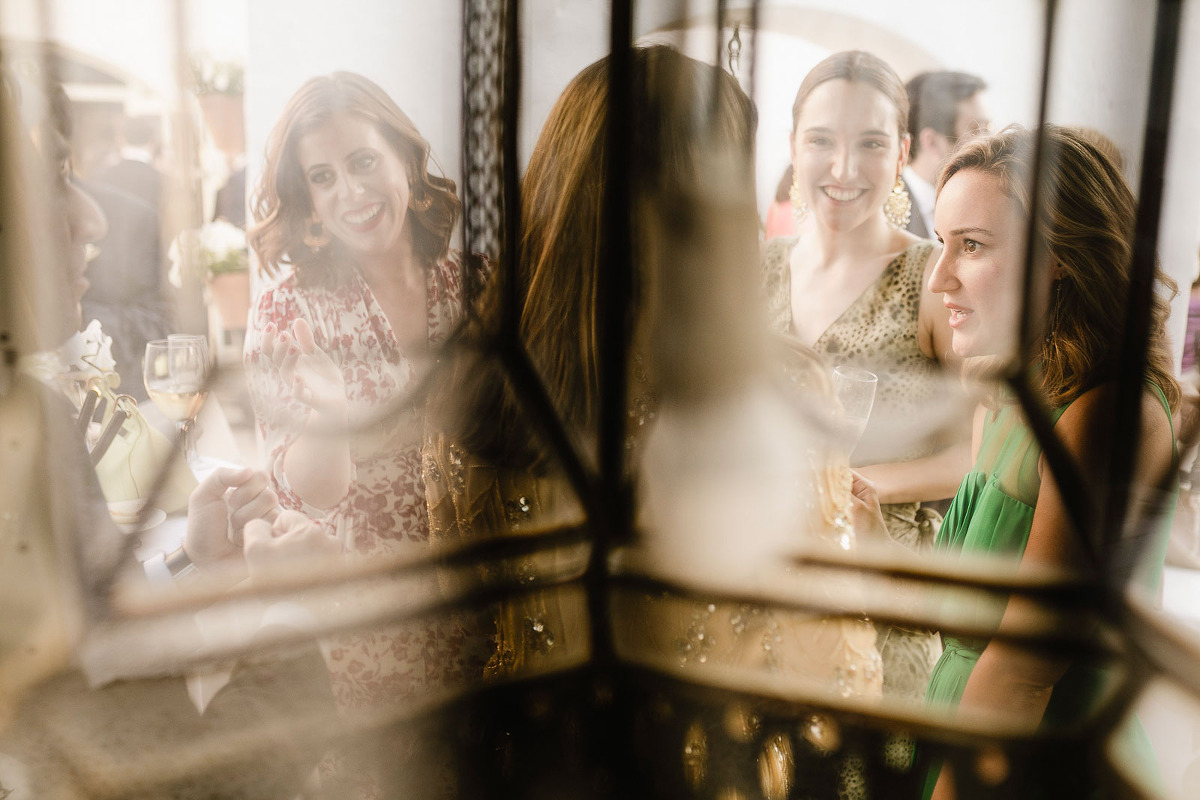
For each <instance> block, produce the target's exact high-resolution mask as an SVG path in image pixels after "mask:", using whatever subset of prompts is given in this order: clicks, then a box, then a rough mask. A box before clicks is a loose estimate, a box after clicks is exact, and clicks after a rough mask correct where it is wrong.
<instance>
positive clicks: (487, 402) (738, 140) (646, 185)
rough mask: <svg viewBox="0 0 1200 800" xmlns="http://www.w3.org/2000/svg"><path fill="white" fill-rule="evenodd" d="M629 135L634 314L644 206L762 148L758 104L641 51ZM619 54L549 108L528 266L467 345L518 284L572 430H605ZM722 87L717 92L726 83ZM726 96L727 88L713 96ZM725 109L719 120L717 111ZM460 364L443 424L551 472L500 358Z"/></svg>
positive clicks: (483, 334)
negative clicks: (605, 327) (609, 223)
mask: <svg viewBox="0 0 1200 800" xmlns="http://www.w3.org/2000/svg"><path fill="white" fill-rule="evenodd" d="M631 58H632V65H631V66H632V69H631V80H632V86H631V93H630V129H631V134H632V142H630V148H629V152H628V154H627V155H628V157H629V158H630V160H631V163H630V164H629V166H630V174H631V176H632V194H633V196H632V197H630V198H629V201H628V202H627V203H625V204H624V207H625V208H627V209H628V210H629V213H630V222H631V226H632V235H633V243H634V244H633V253H634V259H635V265H634V266H635V268H634V281H635V286H634V292H633V298H632V303H633V305H632V308H631V309H630V313H631V314H632V315H633V317H632V318H633V319H637V317H638V315H639V314H641V313H642V311H643V310H644V308H645V302H644V301H645V298H644V294H645V289H646V286H645V278H646V276H645V274H644V266H643V265H642V264H640V263H639V253H644V252H646V248H645V242H644V238H645V235H646V232H645V229H644V227H643V222H642V219H643V215H641V214H639V213H637V207H638V204H639V202H642V201H645V200H649V201H651V202H653V201H654V200H655V198H656V197H657V198H660V199H661V198H664V197H672V196H676V197H677V196H678V194H673V192H675V191H676V190H677V189H678V188H679V187H681V186H684V185H687V184H689V183H690V182H691V181H692V180H693V173H694V171H695V169H696V167H697V157H698V153H699V152H700V150H701V148H702V147H707V146H711V147H717V148H738V150H739V151H740V152H745V153H749V152H751V148H752V142H753V136H754V127H755V123H756V114H755V111H754V106H753V103H751V101H750V99H749V98H748V97H747V96H746V95H745V93H744V92H742V90H741V88H740V87H739V86H738V85H737V82H736V81H735V80H734V79H733V78H732V77H731V76H730V75H728V74H727V73H725V72H723V71H721V70H720V69H718V68H714V67H711V66H708V65H705V64H702V63H700V62H698V61H695V60H693V59H690V58H688V57H686V56H684V55H682V54H680V53H679V52H677V51H675V50H673V49H671V48H669V47H665V46H654V47H647V48H640V49H635V50H634V51H632V53H631ZM609 64H610V61H609V58H608V57H605V58H603V59H601V60H600V61H597V62H596V63H594V64H592V65H590V66H589V67H587V68H586V69H584V70H583V71H582V72H581V73H579V75H577V76H576V77H575V78H574V79H573V80H572V81H571V83H570V84H569V85H568V86H567V88H566V89H565V90H564V92H563V94H562V96H561V97H560V98H559V100H558V102H557V103H556V104H555V106H554V108H553V110H552V111H551V112H550V115H549V118H548V119H547V121H546V124H545V126H544V127H543V128H542V132H541V135H540V136H539V137H538V141H537V144H536V146H535V147H534V151H533V154H532V157H531V158H530V161H529V166H528V169H527V170H526V172H525V176H524V179H523V180H522V183H521V192H522V194H521V199H522V203H521V205H522V214H523V216H522V225H523V227H522V236H521V249H520V259H519V262H518V263H516V264H512V263H507V262H506V261H505V259H501V262H502V263H501V268H500V270H499V271H498V274H497V275H496V277H495V278H493V280H492V283H491V284H490V285H489V286H488V288H487V290H486V291H485V294H484V296H483V297H482V298H481V304H480V309H479V315H478V318H477V319H475V320H473V321H472V322H471V323H470V327H469V328H468V330H467V331H466V332H465V336H464V339H463V341H464V343H465V344H467V345H468V346H469V347H474V348H482V349H485V350H486V347H487V344H488V342H490V341H494V339H495V337H496V336H497V332H498V328H499V322H500V319H501V317H502V311H503V309H502V303H503V302H504V297H505V294H506V289H505V285H506V282H507V281H509V280H515V281H516V283H517V286H516V295H517V298H518V308H519V309H520V311H519V319H518V333H519V338H520V344H521V345H522V346H523V347H524V348H525V350H526V352H528V354H529V356H530V359H531V361H532V363H533V365H534V366H535V367H536V369H537V370H538V372H539V373H540V375H541V378H542V380H543V383H544V385H545V388H546V390H547V392H548V394H549V396H550V399H551V401H552V402H553V405H554V408H555V409H556V410H557V412H558V413H559V414H560V416H561V418H562V419H563V421H564V422H565V423H566V425H567V426H568V429H569V430H571V431H574V432H579V433H589V432H593V431H595V429H596V419H597V413H598V399H599V398H598V393H599V385H600V365H599V362H598V355H599V343H598V337H599V329H600V322H599V319H598V302H599V300H598V295H599V275H600V272H601V270H602V269H604V264H603V263H602V260H601V259H602V250H603V248H602V244H603V238H604V236H605V233H606V231H605V230H604V202H605V201H604V196H605V179H606V176H607V170H608V169H609V164H610V162H611V153H609V150H608V137H607V132H606V111H607V107H608V101H609V82H608V81H609V78H608V76H609ZM714 81H715V82H716V85H715V86H714ZM714 89H715V92H714ZM714 98H715V109H714V113H713V114H711V115H710V114H709V113H707V112H708V111H709V109H710V107H711V104H712V103H713V102H714ZM489 355H490V354H487V353H485V354H484V355H483V356H482V357H479V358H472V357H466V358H462V359H460V360H459V362H458V363H457V364H456V366H455V368H454V370H453V371H452V373H451V374H450V375H449V376H448V377H447V381H446V382H445V383H444V385H443V387H442V390H441V391H440V392H439V393H438V396H437V398H436V399H435V400H434V401H433V402H432V403H431V407H433V408H435V409H439V410H440V412H441V421H442V423H443V425H444V429H445V430H447V432H448V433H450V434H451V435H452V436H454V437H455V438H456V439H457V440H458V441H459V442H461V443H462V444H463V446H465V447H466V448H467V450H468V451H469V452H471V453H473V454H475V455H477V456H479V457H481V458H484V459H486V460H488V461H490V462H492V463H495V464H502V465H504V466H510V467H515V468H531V469H534V470H541V469H545V468H546V466H547V464H546V461H545V453H544V452H543V451H542V448H539V447H538V446H537V445H536V443H535V442H534V441H533V440H532V439H533V437H532V434H531V430H530V427H529V425H528V424H527V423H526V422H525V421H524V420H523V417H522V413H521V407H522V404H521V403H520V402H519V400H518V398H517V397H516V395H515V394H514V392H513V391H512V389H511V387H510V386H509V385H508V384H507V383H506V380H505V378H504V377H503V375H502V373H501V371H500V368H499V366H498V365H497V363H496V359H495V358H491V357H489Z"/></svg>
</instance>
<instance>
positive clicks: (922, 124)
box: [903, 71, 991, 239]
mask: <svg viewBox="0 0 1200 800" xmlns="http://www.w3.org/2000/svg"><path fill="white" fill-rule="evenodd" d="M905 88H907V89H908V102H909V112H908V133H909V136H910V137H911V139H912V143H911V144H910V145H909V151H908V166H907V167H905V168H904V174H903V177H904V184H905V187H906V188H907V189H908V194H909V196H910V197H911V198H912V202H913V206H914V208H913V211H914V212H915V213H913V215H912V217H911V218H910V219H909V223H908V230H909V232H910V233H914V234H916V235H917V236H920V237H922V238H924V239H930V238H933V202H934V199H935V196H936V187H935V184H936V183H937V175H938V172H939V171H940V170H941V168H942V165H943V164H945V163H946V159H947V158H948V157H949V156H950V154H951V153H952V152H953V151H954V148H955V147H956V146H957V145H958V143H959V141H961V140H962V139H965V138H970V137H971V136H975V135H978V134H980V133H987V132H988V128H989V126H990V124H991V120H990V119H989V118H988V113H987V109H986V108H984V105H983V100H982V97H981V95H982V93H983V91H984V90H985V89H987V84H986V83H984V82H983V79H982V78H980V77H978V76H975V75H968V74H967V73H965V72H950V71H942V72H922V73H921V74H919V75H917V76H915V77H914V78H913V79H912V80H910V81H909V82H908V83H907V84H906V87H905Z"/></svg>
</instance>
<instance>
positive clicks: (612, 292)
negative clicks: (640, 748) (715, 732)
mask: <svg viewBox="0 0 1200 800" xmlns="http://www.w3.org/2000/svg"><path fill="white" fill-rule="evenodd" d="M632 6H633V4H632V0H613V3H612V19H611V29H610V39H611V41H610V55H609V73H608V83H609V87H608V108H607V110H606V113H605V132H604V135H605V136H606V137H607V142H606V150H607V163H606V164H605V175H604V198H603V205H602V208H603V212H602V213H603V217H602V219H601V223H602V224H601V231H603V239H602V241H601V249H600V258H599V260H598V263H599V269H600V274H599V275H597V276H596V280H597V294H598V298H597V299H598V301H599V307H598V309H597V317H598V319H597V327H598V329H599V340H598V342H597V346H598V349H599V353H598V358H599V367H600V398H599V401H600V408H599V426H598V433H597V436H598V442H597V445H598V448H599V456H600V458H599V465H600V475H599V480H598V481H597V483H596V487H595V488H596V497H595V498H594V500H593V502H592V503H591V504H590V508H592V509H596V510H599V511H600V515H599V516H596V517H593V518H592V519H591V520H590V522H591V528H592V535H593V537H594V539H593V545H592V555H591V560H590V562H589V564H588V573H587V576H586V587H587V594H588V606H589V608H590V610H591V618H592V619H591V621H592V654H593V658H594V660H595V664H596V666H597V668H598V669H599V670H600V671H601V674H605V673H609V674H612V670H613V668H614V667H615V665H616V656H615V654H614V651H613V642H612V626H611V623H610V619H609V605H608V603H609V582H608V553H609V551H610V550H611V549H612V548H613V547H614V546H616V545H619V544H621V543H623V542H626V541H628V540H629V539H630V538H631V536H632V527H633V498H632V491H631V489H630V487H629V484H628V481H627V480H626V478H625V426H626V411H625V407H626V400H625V395H626V393H627V386H626V384H627V381H628V376H627V374H626V363H627V357H628V351H629V341H630V335H631V334H630V308H629V301H630V297H631V295H632V290H633V263H632V256H633V247H632V239H631V233H630V217H629V208H630V199H631V192H630V188H631V185H632V182H631V180H630V175H629V172H630V161H629V152H630V150H629V146H630V144H631V142H630V140H631V138H632V137H631V135H630V133H631V126H630V120H631V113H630V112H631V110H632V108H631V107H632V103H631V95H632V92H631V84H630V81H631V78H632V72H633V70H632V62H633V51H632V47H631V44H632V40H633V8H632ZM610 722H611V720H610ZM617 733H618V732H617V731H615V730H614V731H613V732H612V735H617ZM610 755H611V756H612V757H613V761H612V762H610V763H620V762H621V761H624V760H625V759H624V758H623V757H622V756H621V748H620V747H619V746H617V745H616V743H615V742H614V747H613V750H612V752H611V753H610Z"/></svg>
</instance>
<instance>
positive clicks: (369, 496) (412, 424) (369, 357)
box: [245, 255, 467, 712]
mask: <svg viewBox="0 0 1200 800" xmlns="http://www.w3.org/2000/svg"><path fill="white" fill-rule="evenodd" d="M427 276H428V277H427V284H426V286H427V298H428V332H429V333H428V336H429V342H430V343H431V344H436V343H439V342H442V341H444V340H445V338H446V336H447V335H448V334H449V333H450V332H451V331H452V330H453V328H454V326H455V324H456V323H457V322H458V320H459V319H460V317H461V316H462V305H463V301H462V287H461V280H460V267H459V260H458V257H457V256H456V255H454V256H452V257H451V258H449V259H447V260H445V261H442V262H441V263H439V264H436V265H435V266H434V267H432V268H431V269H430V270H428V272H427ZM300 318H303V319H305V320H307V321H308V322H309V324H310V325H311V326H312V328H313V334H314V339H315V340H316V344H317V346H318V347H320V348H321V349H322V350H324V351H325V352H326V353H328V354H329V356H330V357H331V358H332V359H333V361H334V363H336V364H337V365H338V366H339V367H340V368H341V371H342V376H343V379H344V381H345V385H346V394H347V399H348V401H349V412H350V421H351V424H352V426H354V425H358V424H363V423H365V424H366V427H365V428H364V429H361V433H359V434H357V435H354V436H352V437H351V440H350V451H351V459H352V461H353V465H354V480H353V482H352V485H351V487H350V490H349V492H348V493H347V494H346V496H345V497H344V498H343V499H342V500H341V502H340V503H338V504H337V506H336V507H334V508H333V509H330V510H328V511H325V512H321V511H319V510H317V509H314V508H311V507H308V506H306V505H305V504H304V503H303V502H302V501H301V500H300V498H299V497H297V496H296V494H295V493H294V492H293V491H292V490H291V488H290V486H289V485H288V481H287V475H286V474H285V473H284V469H283V457H284V454H285V453H286V452H287V449H288V447H290V446H291V444H292V442H294V441H295V439H296V438H297V436H298V435H299V433H300V432H301V431H302V430H303V424H304V420H305V419H306V417H307V413H308V412H307V410H306V409H305V408H304V407H303V406H302V405H300V404H299V403H297V402H296V401H294V400H293V399H292V398H291V393H290V392H289V391H288V390H287V388H286V387H285V386H284V385H283V381H282V380H281V378H280V376H279V374H278V372H277V371H276V370H275V369H274V368H273V366H272V364H271V362H270V359H268V358H266V357H265V356H264V354H263V352H262V349H261V337H262V331H263V329H264V328H265V327H266V325H267V324H268V323H274V324H275V326H276V328H277V329H280V330H282V329H284V328H286V327H288V326H290V325H291V324H292V322H293V321H294V320H296V319H300ZM245 363H246V374H247V381H248V383H249V388H250V395H251V399H252V402H253V404H254V410H255V415H256V417H257V420H258V425H259V429H260V431H261V432H262V434H263V437H264V439H265V442H266V447H267V452H268V468H269V472H270V474H271V478H272V483H273V488H274V489H275V491H276V492H277V493H278V494H279V500H280V504H281V505H282V506H283V507H284V508H294V509H300V510H302V511H305V512H306V513H309V514H310V515H311V516H313V517H314V518H317V519H320V521H321V522H322V524H323V525H325V526H327V528H328V529H329V530H330V531H332V532H334V533H335V534H336V535H337V536H338V538H339V539H340V540H341V542H342V546H343V551H344V552H345V553H346V554H347V557H355V558H372V557H379V556H395V555H402V554H405V553H413V552H418V551H421V550H424V549H425V548H427V547H428V546H429V520H428V517H427V514H426V506H425V485H424V481H423V480H422V476H421V434H422V424H423V420H422V416H421V415H422V409H421V408H420V407H419V406H418V405H417V404H415V403H414V402H412V401H410V400H406V399H405V395H406V394H407V392H408V391H409V390H410V389H411V388H412V386H413V384H414V382H415V380H416V379H417V377H418V373H417V367H416V366H415V365H414V363H413V362H412V361H411V360H410V359H409V358H408V357H406V356H405V354H404V352H403V351H402V350H401V349H400V346H399V345H398V343H397V340H396V337H395V334H394V333H393V331H392V327H391V325H390V324H389V323H388V320H387V317H386V316H385V315H384V312H383V309H382V308H381V307H380V306H379V304H378V302H377V301H376V299H375V297H374V295H373V294H372V292H371V289H370V287H368V285H367V283H366V281H364V280H363V279H362V277H361V276H359V275H358V273H357V272H355V273H354V276H353V279H352V281H351V282H350V283H349V285H347V286H343V287H339V288H336V289H329V288H321V287H309V286H304V287H301V286H299V285H298V284H297V281H296V278H295V276H289V277H287V278H285V279H284V280H282V281H281V282H279V283H278V284H276V285H273V286H269V287H267V288H265V289H264V290H263V291H262V292H261V293H260V294H259V296H258V299H257V301H256V303H255V308H254V311H253V313H252V314H251V327H250V330H249V331H248V333H247V337H246V348H245ZM397 403H399V404H400V405H399V406H398V407H395V408H393V406H395V405H396V404H397ZM389 408H390V409H392V413H385V412H386V410H388V409H389ZM380 417H382V419H378V418H380ZM430 590H431V591H435V590H436V589H435V588H434V587H432V586H431V589H430ZM459 627H460V626H459V625H458V624H456V623H451V622H442V623H438V624H406V625H403V626H393V627H389V628H381V629H376V630H372V631H367V632H356V633H353V634H342V635H338V636H336V637H333V640H332V641H330V642H329V643H328V644H329V648H328V650H329V655H330V658H329V662H330V666H331V670H332V675H331V677H332V681H333V687H334V693H335V695H336V697H337V701H338V704H339V706H340V707H341V709H342V710H343V712H356V711H367V710H378V709H379V708H380V707H381V705H382V704H389V703H396V702H397V701H403V700H405V699H408V698H411V697H414V696H418V695H420V694H422V693H425V692H427V691H430V690H433V689H436V688H437V687H439V686H444V685H445V684H446V683H447V682H450V683H454V682H457V681H458V680H459V679H461V678H462V677H464V676H465V675H466V674H467V668H466V667H465V666H464V664H463V663H462V659H463V658H465V655H464V654H463V652H462V650H463V648H462V642H463V639H464V638H465V637H464V634H463V633H462V631H460V630H459Z"/></svg>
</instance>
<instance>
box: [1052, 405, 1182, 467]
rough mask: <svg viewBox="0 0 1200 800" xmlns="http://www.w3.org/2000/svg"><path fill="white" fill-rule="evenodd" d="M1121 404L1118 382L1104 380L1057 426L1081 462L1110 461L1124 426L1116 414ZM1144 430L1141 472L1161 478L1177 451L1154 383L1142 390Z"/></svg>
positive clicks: (1140, 456) (1057, 429)
mask: <svg viewBox="0 0 1200 800" xmlns="http://www.w3.org/2000/svg"><path fill="white" fill-rule="evenodd" d="M1116 406H1117V384H1116V383H1113V382H1109V383H1104V384H1101V385H1100V386H1097V387H1095V388H1093V389H1089V390H1088V391H1086V392H1084V393H1083V394H1082V395H1080V396H1079V397H1078V398H1077V399H1076V400H1075V401H1074V402H1073V403H1071V405H1070V406H1068V407H1067V409H1066V411H1064V412H1063V414H1062V416H1061V417H1060V418H1059V420H1058V423H1057V424H1056V425H1055V427H1054V430H1055V432H1056V433H1057V434H1058V435H1059V436H1060V437H1061V438H1062V441H1063V444H1064V445H1065V446H1066V448H1067V449H1068V450H1069V451H1071V452H1072V453H1074V454H1076V455H1077V456H1078V457H1079V459H1080V463H1081V465H1083V466H1084V467H1085V469H1086V468H1087V465H1088V464H1089V463H1090V464H1095V465H1098V464H1107V463H1108V459H1107V457H1106V456H1107V454H1108V452H1109V450H1110V448H1111V446H1112V443H1113V437H1114V435H1115V433H1116V432H1117V431H1118V430H1120V429H1121V427H1122V425H1121V423H1120V422H1119V421H1117V420H1115V419H1114V417H1113V415H1114V413H1115V411H1116ZM1140 425H1141V430H1140V434H1141V435H1140V439H1139V447H1138V456H1137V458H1138V464H1137V470H1138V472H1139V474H1142V475H1143V476H1146V477H1151V476H1153V477H1154V478H1155V479H1157V478H1159V477H1161V475H1162V473H1163V472H1164V470H1165V469H1166V467H1167V465H1169V464H1170V462H1171V459H1172V456H1173V452H1174V433H1173V431H1172V426H1171V417H1170V416H1169V411H1168V410H1167V408H1166V406H1164V405H1163V401H1162V400H1161V399H1160V398H1159V395H1158V392H1157V391H1155V390H1154V389H1153V388H1152V387H1150V386H1148V385H1147V386H1145V387H1144V390H1143V391H1142V403H1141V420H1140Z"/></svg>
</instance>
